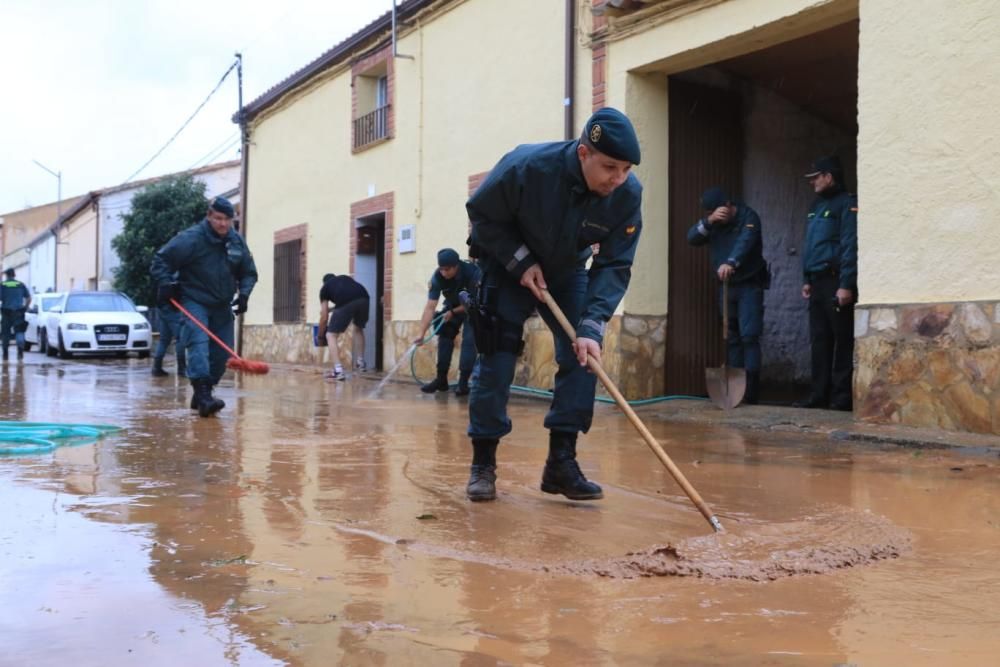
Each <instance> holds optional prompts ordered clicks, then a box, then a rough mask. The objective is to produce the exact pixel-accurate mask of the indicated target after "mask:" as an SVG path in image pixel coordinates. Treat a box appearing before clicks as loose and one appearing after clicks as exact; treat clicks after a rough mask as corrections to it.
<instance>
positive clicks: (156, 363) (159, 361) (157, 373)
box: [149, 357, 169, 378]
mask: <svg viewBox="0 0 1000 667" xmlns="http://www.w3.org/2000/svg"><path fill="white" fill-rule="evenodd" d="M149 372H150V373H152V375H153V377H155V378H163V377H167V375H169V374H168V373H167V372H166V371H165V370H163V357H153V368H152V370H150V371H149Z"/></svg>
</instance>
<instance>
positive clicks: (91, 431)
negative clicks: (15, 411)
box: [0, 422, 121, 456]
mask: <svg viewBox="0 0 1000 667" xmlns="http://www.w3.org/2000/svg"><path fill="white" fill-rule="evenodd" d="M120 430H121V428H120V427H118V426H109V425H104V424H57V423H49V422H0V456H2V455H24V454H45V453H48V452H51V451H52V450H54V449H55V448H56V447H59V446H62V445H70V444H76V445H82V444H87V443H89V442H93V441H94V440H97V439H99V438H102V437H104V436H105V435H107V434H108V433H113V432H115V431H120Z"/></svg>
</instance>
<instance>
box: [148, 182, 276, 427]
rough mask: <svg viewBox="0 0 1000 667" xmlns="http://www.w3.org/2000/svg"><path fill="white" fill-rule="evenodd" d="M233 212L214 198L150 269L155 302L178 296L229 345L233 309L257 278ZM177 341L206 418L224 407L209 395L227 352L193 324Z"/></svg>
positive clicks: (238, 309) (242, 304)
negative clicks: (154, 286)
mask: <svg viewBox="0 0 1000 667" xmlns="http://www.w3.org/2000/svg"><path fill="white" fill-rule="evenodd" d="M234 216H235V211H234V210H233V205H232V204H230V203H229V201H227V200H226V199H223V198H222V197H216V198H215V199H213V200H212V202H211V203H210V205H209V208H208V213H207V214H206V216H205V219H204V220H202V221H201V222H199V223H198V224H196V225H194V226H192V227H189V228H187V229H185V230H184V231H182V232H180V233H178V234H177V235H176V236H175V237H174V238H172V239H171V240H170V241H169V242H167V244H166V245H165V246H163V247H162V248H160V249H159V251H157V253H156V255H155V256H154V257H153V265H152V267H151V268H150V273H151V274H152V276H153V280H155V281H156V283H157V285H158V289H157V301H158V302H159V303H160V304H168V303H170V299H176V300H177V301H178V302H179V303H180V304H181V305H182V306H184V308H186V309H187V310H188V312H190V313H191V314H192V315H194V317H195V318H196V319H197V320H198V321H199V322H201V323H202V324H204V325H205V326H206V327H208V329H209V330H210V331H211V332H212V333H214V334H215V335H216V336H218V337H219V338H220V339H221V340H222V341H223V342H224V343H226V344H227V345H229V347H232V346H233V313H234V309H235V313H236V314H237V315H238V314H242V313H244V312H246V309H247V300H248V299H249V298H250V292H251V291H252V290H253V287H254V285H255V284H256V283H257V267H256V266H255V265H254V261H253V256H252V255H251V254H250V250H249V248H247V245H246V242H244V240H243V237H241V236H240V235H239V234H238V233H237V232H236V230H235V229H233V217H234ZM175 273H176V274H177V280H176V282H175V281H174V274H175ZM237 292H238V295H237V296H236V298H235V300H234V299H233V295H234V294H237ZM181 346H182V347H183V348H184V356H185V358H186V359H187V376H188V379H189V380H191V386H192V388H193V389H194V396H192V398H191V409H192V410H198V414H200V415H201V416H202V417H208V416H210V415H212V414H214V413H216V412H218V411H219V410H221V409H222V408H224V407H225V406H226V404H225V403H224V402H223V401H221V400H220V399H218V398H215V397H214V396H212V388H213V387H214V386H215V385H216V384H218V383H219V380H220V379H221V378H222V375H223V373H225V372H226V361H227V357H228V353H227V352H226V351H225V350H223V349H222V348H221V347H220V346H218V345H216V344H215V343H211V345H210V344H209V339H208V336H207V335H206V334H205V332H204V331H202V330H201V329H200V328H199V327H197V326H196V325H194V324H187V325H185V326H182V327H181Z"/></svg>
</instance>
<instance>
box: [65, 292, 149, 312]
mask: <svg viewBox="0 0 1000 667" xmlns="http://www.w3.org/2000/svg"><path fill="white" fill-rule="evenodd" d="M63 312H66V313H85V312H96V313H134V312H135V306H133V305H132V302H131V301H129V300H128V299H126V298H125V297H123V296H122V295H121V294H74V295H72V296H70V297H67V298H66V309H65V310H64V311H63Z"/></svg>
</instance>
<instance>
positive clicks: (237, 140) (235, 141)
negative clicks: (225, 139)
mask: <svg viewBox="0 0 1000 667" xmlns="http://www.w3.org/2000/svg"><path fill="white" fill-rule="evenodd" d="M239 143H240V138H239V137H236V138H234V139H233V140H232V141H230V142H229V143H228V144H226V145H225V146H223V147H222V148H220V149H219V150H217V151H216V152H215V153H213V154H212V155H211V156H210V157H209V158H208V159H207V160H205V164H206V165H207V164H209V163H211V162H215V161H216V160H217V159H218V158H219V157H220V156H221V155H223V154H224V153H225V152H226V151H230V150H232V149H233V148H235V147H236V145H237V144H239ZM201 166H203V165H201Z"/></svg>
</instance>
